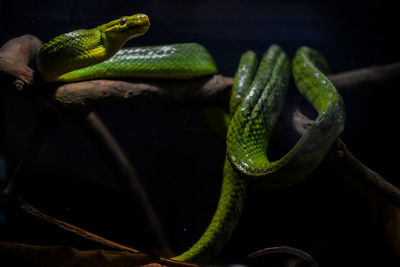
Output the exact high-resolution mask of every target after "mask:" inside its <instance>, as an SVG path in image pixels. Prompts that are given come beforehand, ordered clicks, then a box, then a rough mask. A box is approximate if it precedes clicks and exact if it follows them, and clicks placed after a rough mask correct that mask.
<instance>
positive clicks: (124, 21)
mask: <svg viewBox="0 0 400 267" xmlns="http://www.w3.org/2000/svg"><path fill="white" fill-rule="evenodd" d="M127 21H128V19H127V18H125V17H122V18H121V19H120V21H119V25H121V26H122V25H124V24H125V23H126V22H127Z"/></svg>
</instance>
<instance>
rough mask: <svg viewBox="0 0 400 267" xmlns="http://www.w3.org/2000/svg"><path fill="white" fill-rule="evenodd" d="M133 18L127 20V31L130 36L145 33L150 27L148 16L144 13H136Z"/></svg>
mask: <svg viewBox="0 0 400 267" xmlns="http://www.w3.org/2000/svg"><path fill="white" fill-rule="evenodd" d="M134 17H135V18H134V19H133V20H131V21H128V22H127V24H128V25H127V33H128V34H129V35H131V36H132V37H137V36H141V35H143V34H145V33H146V32H147V31H148V29H149V28H150V20H149V17H148V16H147V15H145V14H137V15H135V16H134Z"/></svg>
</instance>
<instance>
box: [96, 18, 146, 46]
mask: <svg viewBox="0 0 400 267" xmlns="http://www.w3.org/2000/svg"><path fill="white" fill-rule="evenodd" d="M149 27H150V20H149V17H148V16H147V15H145V14H135V15H132V16H124V17H121V18H120V19H116V20H113V21H111V22H109V23H107V24H104V25H101V26H99V29H100V30H102V31H103V32H104V33H105V34H106V35H107V36H110V37H112V38H113V39H114V38H121V39H122V38H124V39H126V40H129V39H130V38H135V37H139V36H141V35H143V34H145V33H146V32H147V30H148V29H149Z"/></svg>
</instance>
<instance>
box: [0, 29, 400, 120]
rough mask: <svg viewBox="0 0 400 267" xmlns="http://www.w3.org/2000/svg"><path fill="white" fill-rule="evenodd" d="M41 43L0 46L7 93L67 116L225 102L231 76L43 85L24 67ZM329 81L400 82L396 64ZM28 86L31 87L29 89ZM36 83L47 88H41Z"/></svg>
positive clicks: (369, 85) (372, 86)
mask: <svg viewBox="0 0 400 267" xmlns="http://www.w3.org/2000/svg"><path fill="white" fill-rule="evenodd" d="M40 45H41V42H40V40H39V39H37V38H36V37H34V36H32V35H24V36H21V37H18V38H15V39H12V40H10V41H8V42H7V43H6V44H5V45H3V47H2V48H1V49H0V74H3V75H5V76H8V77H9V76H11V77H13V78H14V79H15V80H14V81H13V83H11V86H10V84H8V87H11V88H13V90H11V91H14V93H15V92H16V91H21V90H24V93H28V95H26V94H25V96H28V98H29V99H30V100H31V101H34V102H35V103H36V104H39V105H40V106H44V107H45V108H47V109H50V110H52V111H55V112H62V113H67V114H70V113H71V112H74V111H75V112H77V113H78V114H82V113H83V114H84V115H86V114H89V113H90V112H91V111H94V110H97V109H101V108H107V107H113V106H125V107H129V108H137V107H154V106H180V105H196V104H197V105H200V104H201V105H212V104H215V105H219V106H221V105H224V106H226V105H227V103H228V99H229V96H230V89H231V86H232V78H230V77H224V76H221V75H215V76H211V77H204V78H200V79H193V80H185V81H178V80H175V81H171V80H168V81H162V80H141V81H138V80H130V81H117V80H94V81H86V82H78V83H70V84H57V83H50V84H48V83H44V82H43V80H42V79H40V77H37V76H35V77H34V75H33V74H34V71H32V69H31V68H30V67H29V66H28V63H29V62H30V61H32V59H34V57H35V54H36V52H37V51H38V49H39V47H40ZM32 65H33V64H32ZM34 78H35V79H34ZM329 79H330V80H331V81H332V82H333V84H334V85H335V86H336V87H337V88H338V90H339V91H341V92H342V93H345V94H350V93H351V94H366V93H371V92H374V93H375V92H376V91H377V90H376V89H377V88H379V89H380V90H379V93H382V91H385V92H389V91H390V90H391V89H394V88H395V87H396V86H397V85H398V84H399V82H400V81H399V80H400V63H395V64H391V65H386V66H375V67H369V68H363V69H359V70H353V71H348V72H343V73H339V74H334V75H330V76H329ZM6 85H7V84H6ZM29 87H33V89H35V90H28V89H29ZM39 87H40V88H42V87H43V88H45V89H44V90H39V89H38V88H39ZM382 88H385V89H386V90H381V89H382ZM25 89H27V90H25Z"/></svg>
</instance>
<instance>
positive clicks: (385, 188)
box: [292, 107, 400, 208]
mask: <svg viewBox="0 0 400 267" xmlns="http://www.w3.org/2000/svg"><path fill="white" fill-rule="evenodd" d="M311 122H312V120H310V119H309V118H307V116H305V115H304V114H302V113H301V111H300V110H299V109H298V107H296V108H295V110H294V112H293V120H292V123H293V125H292V126H293V129H294V130H296V131H297V132H298V133H299V134H300V135H302V134H304V133H305V132H306V131H307V128H308V127H309V125H310V123H311ZM332 150H333V151H334V152H335V153H333V156H332V155H331V156H328V157H327V158H326V160H328V161H332V160H333V162H332V163H333V165H334V166H338V164H339V166H342V167H343V168H345V169H346V171H347V172H350V173H352V174H353V175H352V176H351V177H354V178H356V179H359V180H360V181H361V182H363V183H365V184H367V185H368V186H370V187H371V188H372V189H373V190H374V191H376V192H377V193H378V194H379V195H380V196H382V197H383V198H385V199H387V200H389V201H390V202H391V203H392V204H393V205H395V206H396V207H398V208H400V189H399V188H398V187H396V186H394V185H393V184H391V183H390V182H389V181H387V180H386V179H385V178H383V177H382V176H381V175H380V174H378V173H377V172H375V171H373V170H371V169H370V168H368V167H367V166H365V165H364V164H363V163H361V161H359V160H358V159H357V158H356V157H355V156H353V154H352V153H351V152H350V151H349V149H348V148H347V146H346V145H345V143H344V142H343V141H342V140H341V139H340V138H338V139H337V140H336V142H335V143H334V145H333V147H332Z"/></svg>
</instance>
